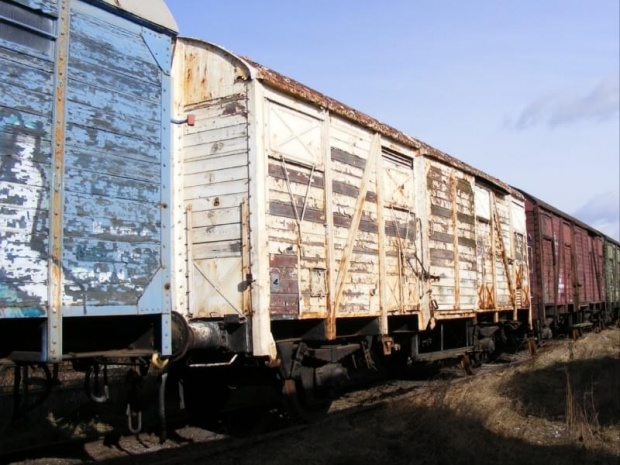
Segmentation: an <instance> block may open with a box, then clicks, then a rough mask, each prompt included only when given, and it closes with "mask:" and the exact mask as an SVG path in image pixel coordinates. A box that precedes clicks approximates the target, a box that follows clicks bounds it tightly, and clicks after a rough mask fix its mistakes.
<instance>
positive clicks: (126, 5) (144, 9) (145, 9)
mask: <svg viewBox="0 0 620 465" xmlns="http://www.w3.org/2000/svg"><path fill="white" fill-rule="evenodd" d="M103 1H104V2H105V3H108V4H109V5H112V6H114V7H116V8H119V9H121V10H123V11H126V12H127V13H130V14H132V15H135V16H137V17H139V18H142V19H144V20H146V21H148V22H150V23H154V24H157V25H158V26H161V27H163V28H165V29H168V30H170V31H174V32H179V27H178V26H177V23H176V21H175V20H174V17H173V16H172V13H170V10H169V9H168V6H167V5H166V2H165V1H164V0H103Z"/></svg>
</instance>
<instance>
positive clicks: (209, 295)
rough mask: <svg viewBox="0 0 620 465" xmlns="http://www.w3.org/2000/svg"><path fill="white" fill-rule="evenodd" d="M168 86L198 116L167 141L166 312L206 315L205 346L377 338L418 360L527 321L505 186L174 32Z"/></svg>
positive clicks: (521, 247) (519, 221)
mask: <svg viewBox="0 0 620 465" xmlns="http://www.w3.org/2000/svg"><path fill="white" fill-rule="evenodd" d="M173 81H174V93H175V102H174V106H175V108H174V110H175V112H176V113H177V114H176V116H177V117H179V118H183V117H184V116H185V115H187V114H190V113H191V114H193V115H195V118H196V124H195V125H194V126H182V127H181V126H180V127H178V128H177V130H176V133H175V134H174V162H173V165H174V166H173V172H174V185H175V187H174V198H175V200H174V221H173V223H174V224H173V233H174V241H175V242H174V247H175V250H174V256H175V259H176V261H175V263H174V272H175V276H174V278H175V284H174V286H173V288H174V290H175V296H174V306H175V308H176V310H177V311H178V312H179V313H181V314H183V315H184V316H185V317H186V319H187V320H188V321H190V322H192V324H193V323H195V324H196V325H197V326H196V327H198V326H200V324H201V322H202V324H203V326H202V329H203V330H205V328H206V327H207V326H208V325H206V323H207V322H214V323H217V328H219V331H221V332H222V333H221V334H220V335H219V336H218V337H219V338H220V339H219V340H218V341H213V340H212V341H211V343H210V345H209V344H205V345H203V347H205V348H206V347H207V346H209V347H212V348H215V347H218V348H226V347H228V348H229V349H230V348H231V347H236V348H238V350H241V351H245V352H247V353H249V354H253V355H255V356H265V357H269V358H271V359H274V360H275V359H276V358H277V356H278V355H277V351H278V350H280V349H279V345H280V342H279V341H289V340H305V341H336V340H343V338H346V337H354V336H362V335H376V336H379V337H380V338H383V342H384V346H385V349H386V351H388V352H389V349H390V347H391V345H392V344H394V343H398V344H399V345H401V346H402V345H406V346H407V349H408V350H409V349H410V350H411V355H413V356H417V357H420V358H423V357H424V356H425V354H427V355H428V354H431V353H436V352H442V353H447V352H449V351H450V350H453V349H455V350H463V348H465V347H473V346H475V344H476V342H477V341H479V340H480V339H484V338H485V337H486V335H488V332H486V333H484V334H482V333H480V331H477V330H476V329H475V328H479V327H480V326H481V325H480V323H490V324H492V323H497V322H500V321H506V322H508V321H509V322H511V323H514V325H516V326H518V325H519V323H516V322H517V321H520V322H521V323H522V327H527V325H528V324H529V320H530V312H529V295H528V282H527V279H528V274H529V273H528V270H527V241H526V234H525V212H524V206H523V198H522V197H521V195H520V194H519V193H517V192H516V191H514V190H513V189H512V188H510V187H509V186H507V185H506V184H504V183H502V182H500V181H499V180H497V179H495V178H493V177H491V176H488V175H486V174H485V173H482V172H480V171H479V170H476V169H474V168H472V167H470V166H468V165H466V164H465V163H462V162H460V161H458V160H456V159H454V158H452V157H450V156H448V155H446V154H444V153H442V152H439V151H437V150H435V149H433V148H432V147H429V146H428V145H426V144H424V143H422V142H420V141H418V140H416V139H414V138H411V137H409V136H407V135H405V134H403V133H401V132H399V131H397V130H395V129H393V128H391V127H388V126H386V125H384V124H382V123H380V122H379V121H377V120H375V119H373V118H371V117H369V116H367V115H364V114H362V113H360V112H358V111H356V110H354V109H351V108H349V107H347V106H346V105H343V104H341V103H339V102H337V101H335V100H333V99H331V98H329V97H327V96H325V95H322V94H320V93H318V92H316V91H313V90H311V89H309V88H307V87H305V86H303V85H301V84H299V83H297V82H295V81H293V80H291V79H289V78H286V77H284V76H282V75H280V74H278V73H276V72H274V71H272V70H269V69H267V68H265V67H263V66H261V65H258V64H256V63H254V62H252V61H251V60H249V59H247V58H241V57H239V56H236V55H234V54H232V53H229V52H228V51H226V50H224V49H222V48H220V47H218V46H216V45H213V44H210V43H207V42H203V41H199V40H193V39H179V40H178V41H177V45H176V49H175V57H174V63H173ZM476 323H479V324H478V325H476ZM205 325H206V326H205ZM214 328H215V326H213V325H212V326H211V329H214ZM215 330H216V332H217V329H215ZM485 334H486V335H485ZM198 339H200V337H198ZM234 351H235V350H233V352H234Z"/></svg>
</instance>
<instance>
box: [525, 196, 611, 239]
mask: <svg viewBox="0 0 620 465" xmlns="http://www.w3.org/2000/svg"><path fill="white" fill-rule="evenodd" d="M514 189H516V190H518V191H519V192H521V194H523V196H524V197H525V198H527V199H529V200H530V201H531V202H532V203H533V204H535V205H538V206H539V207H542V208H544V209H545V210H548V211H550V212H552V213H555V214H556V215H558V216H559V217H560V218H564V219H565V220H567V221H570V222H571V223H574V224H576V225H578V226H580V227H581V228H583V229H585V230H587V231H590V232H591V233H594V234H595V235H597V236H604V237H607V236H606V235H605V234H603V233H602V232H600V231H599V230H598V229H595V228H593V227H592V226H590V225H589V224H586V223H584V222H583V221H581V220H578V219H577V218H575V217H574V216H571V215H569V214H568V213H566V212H563V211H562V210H558V209H557V208H556V207H554V206H553V205H550V204H548V203H547V202H545V201H544V200H540V199H539V198H538V197H534V196H533V195H532V194H529V193H527V192H525V191H524V190H523V189H519V188H514ZM609 239H611V240H612V241H614V239H612V238H609ZM614 242H615V241H614Z"/></svg>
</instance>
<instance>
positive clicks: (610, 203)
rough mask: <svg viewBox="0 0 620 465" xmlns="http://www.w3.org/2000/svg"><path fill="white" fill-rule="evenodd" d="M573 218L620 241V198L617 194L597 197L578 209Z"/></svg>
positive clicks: (598, 195)
mask: <svg viewBox="0 0 620 465" xmlns="http://www.w3.org/2000/svg"><path fill="white" fill-rule="evenodd" d="M573 216H575V217H576V218H578V219H580V220H581V221H583V222H584V223H587V224H589V225H590V226H592V227H593V228H596V229H598V230H599V231H601V232H602V233H604V234H607V235H608V236H610V237H613V238H614V239H616V240H620V196H619V194H618V193H617V192H612V191H608V192H604V193H601V194H597V195H595V196H594V197H592V198H591V199H590V200H588V201H587V202H586V203H585V204H583V205H582V206H581V207H580V208H578V209H577V210H576V211H575V213H573Z"/></svg>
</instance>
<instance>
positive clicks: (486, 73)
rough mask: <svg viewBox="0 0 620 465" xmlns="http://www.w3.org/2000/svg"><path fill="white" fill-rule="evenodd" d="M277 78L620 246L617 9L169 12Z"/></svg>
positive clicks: (497, 1)
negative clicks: (444, 156) (560, 213)
mask: <svg viewBox="0 0 620 465" xmlns="http://www.w3.org/2000/svg"><path fill="white" fill-rule="evenodd" d="M167 3H168V6H169V7H170V9H171V10H172V13H173V15H174V16H175V18H176V20H177V22H178V24H179V28H180V30H181V35H183V36H189V37H197V38H201V39H205V40H208V41H211V42H214V43H217V44H219V45H222V46H224V47H225V48H227V49H229V50H231V51H233V52H236V53H238V54H241V55H247V56H249V57H251V58H253V59H254V60H255V61H257V62H259V63H261V64H264V65H266V66H268V67H270V68H273V69H275V70H277V71H279V72H281V73H283V74H286V75H287V76H290V77H292V78H294V79H296V80H298V81H301V82H303V83H304V84H306V85H308V86H310V87H312V88H314V89H316V90H318V91H321V92H323V93H325V94H328V95H329V96H331V97H333V98H336V99H337V100H340V101H342V102H344V103H346V104H348V105H351V106H353V107H355V108H357V109H359V110H361V111H363V112H365V113H368V114H370V115H372V116H374V117H375V118H378V119H379V120H381V121H383V122H385V123H387V124H390V125H392V126H394V127H396V128H398V129H400V130H401V131H403V132H405V133H407V134H410V135H412V136H414V137H416V138H418V139H421V140H423V141H424V142H427V143H429V144H431V145H433V146H435V147H437V148H439V149H441V150H444V151H446V152H448V153H450V154H451V155H454V156H456V157H458V158H460V159H462V160H463V161H465V162H467V163H470V164H472V165H474V166H476V167H478V168H480V169H482V170H484V171H486V172H488V173H489V174H492V175H494V176H497V177H499V178H501V179H503V180H504V181H506V182H508V183H510V184H512V185H514V186H517V187H520V188H522V189H524V190H526V191H528V192H530V193H531V194H533V195H535V196H537V197H539V198H541V199H543V200H545V201H547V202H549V203H551V204H553V205H555V206H556V207H558V208H560V209H562V210H564V211H566V212H567V213H569V214H573V215H575V216H577V217H578V218H580V219H582V220H584V221H586V222H587V223H589V224H591V225H593V226H594V227H596V228H598V229H600V230H601V231H603V232H605V233H606V234H609V235H611V236H612V237H615V238H616V239H620V129H619V128H620V110H619V108H620V97H619V95H620V91H619V81H620V32H619V31H620V25H619V21H620V20H619V18H620V2H619V1H618V0H580V1H575V0H544V1H532V0H521V1H517V0H513V1H503V0H493V1H491V0H472V1H462V0H460V1H457V0H437V1H431V0H410V1H397V0H384V1H383V2H377V1H368V0H357V1H354V0H341V1H338V0H332V1H327V0H314V1H312V2H299V1H297V2H294V1H288V2H285V1H275V0H262V1H249V0H239V1H229V2H221V1H217V2H216V1H210V0H167Z"/></svg>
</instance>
